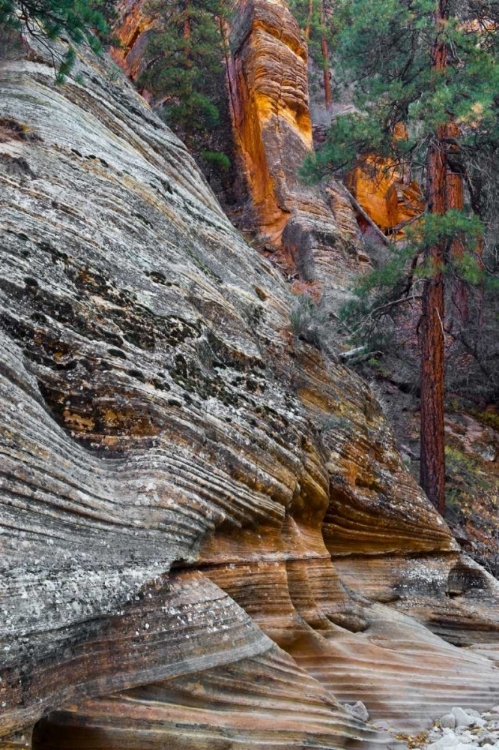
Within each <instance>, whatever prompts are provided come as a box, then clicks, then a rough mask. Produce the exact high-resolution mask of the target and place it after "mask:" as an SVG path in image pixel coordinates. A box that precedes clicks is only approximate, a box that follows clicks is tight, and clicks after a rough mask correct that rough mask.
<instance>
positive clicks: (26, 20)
mask: <svg viewBox="0 0 499 750" xmlns="http://www.w3.org/2000/svg"><path fill="white" fill-rule="evenodd" d="M23 27H24V28H25V29H27V31H28V32H29V33H30V34H32V35H33V36H35V37H38V38H41V39H59V38H61V37H63V36H65V37H67V38H68V39H69V41H70V42H71V43H72V44H70V46H69V49H68V52H67V53H66V55H65V57H64V58H63V60H62V61H60V63H59V66H58V73H57V79H58V81H62V80H64V78H65V76H66V75H67V74H68V72H69V71H70V69H71V67H72V65H73V63H74V59H75V50H74V47H73V44H81V43H82V42H84V41H87V42H88V43H89V44H90V46H91V47H92V49H93V50H94V51H96V52H98V51H100V49H101V42H100V40H99V35H101V36H105V35H106V34H107V33H108V26H107V23H106V20H105V17H104V15H103V13H102V12H101V8H100V5H99V2H91V0H40V1H38V0H0V29H1V28H4V29H21V28H23Z"/></svg>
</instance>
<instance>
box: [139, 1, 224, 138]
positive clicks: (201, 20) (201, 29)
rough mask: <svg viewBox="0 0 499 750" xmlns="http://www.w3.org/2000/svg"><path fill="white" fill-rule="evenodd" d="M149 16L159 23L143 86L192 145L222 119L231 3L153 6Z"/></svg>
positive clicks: (174, 3) (156, 2) (148, 52)
mask: <svg viewBox="0 0 499 750" xmlns="http://www.w3.org/2000/svg"><path fill="white" fill-rule="evenodd" d="M148 11H149V13H150V15H151V16H152V17H154V18H155V19H156V22H155V26H154V29H153V30H152V33H151V37H150V42H149V45H148V49H147V53H146V60H147V62H146V68H145V70H144V72H143V73H142V75H141V77H140V79H139V85H140V86H141V87H143V88H146V89H147V90H148V91H149V92H151V93H152V94H153V96H154V98H155V99H156V101H158V100H159V101H162V103H163V113H164V116H165V119H166V121H167V122H168V123H169V124H170V125H171V126H172V127H174V128H176V129H180V130H181V131H182V135H184V136H185V137H186V138H187V139H188V140H189V138H191V137H192V136H196V135H198V136H199V135H201V134H202V133H203V132H206V131H208V130H209V129H210V128H213V127H214V126H216V125H217V124H218V122H219V119H220V102H221V100H222V99H223V97H224V96H225V91H224V86H223V62H224V55H225V35H224V23H225V21H226V19H227V17H228V3H227V2H225V1H224V0H170V1H169V2H164V1H163V0H152V1H151V2H150V3H149V5H148ZM221 81H222V86H221V85H220V83H221Z"/></svg>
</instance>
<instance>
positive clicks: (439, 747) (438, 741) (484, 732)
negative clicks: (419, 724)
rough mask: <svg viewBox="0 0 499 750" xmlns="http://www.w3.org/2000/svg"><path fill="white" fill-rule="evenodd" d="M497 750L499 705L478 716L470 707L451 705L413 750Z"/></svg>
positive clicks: (498, 744) (498, 740) (498, 742)
mask: <svg viewBox="0 0 499 750" xmlns="http://www.w3.org/2000/svg"><path fill="white" fill-rule="evenodd" d="M474 748H476V749H477V750H499V706H494V708H491V709H489V710H488V711H484V712H483V714H480V713H479V712H478V711H475V709H473V708H469V709H464V708H461V707H460V706H454V707H453V708H452V710H451V711H450V712H449V713H446V714H444V715H443V716H442V717H441V719H440V720H438V721H436V722H435V725H434V726H433V727H432V728H431V729H430V731H429V732H428V733H427V735H426V741H425V742H424V743H423V744H420V745H419V747H418V748H415V750H474Z"/></svg>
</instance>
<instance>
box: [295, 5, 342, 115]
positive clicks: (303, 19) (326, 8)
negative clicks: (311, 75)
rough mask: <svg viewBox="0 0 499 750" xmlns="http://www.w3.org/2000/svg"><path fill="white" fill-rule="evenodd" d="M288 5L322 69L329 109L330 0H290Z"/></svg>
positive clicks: (330, 92) (331, 100)
mask: <svg viewBox="0 0 499 750" xmlns="http://www.w3.org/2000/svg"><path fill="white" fill-rule="evenodd" d="M289 7H290V10H291V11H292V13H293V14H294V16H295V18H296V20H297V22H298V24H299V26H300V28H301V30H302V32H303V35H304V37H305V39H306V40H307V43H308V48H309V54H310V55H311V57H312V59H313V61H314V62H315V64H316V65H317V67H318V68H320V69H321V70H322V78H323V86H324V104H325V105H326V108H327V109H329V108H330V107H331V105H332V103H333V94H332V90H331V72H330V60H329V57H330V52H329V41H328V38H329V36H330V34H329V29H328V21H329V20H330V19H331V15H332V3H331V0H290V2H289Z"/></svg>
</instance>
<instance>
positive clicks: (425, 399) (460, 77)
mask: <svg viewBox="0 0 499 750" xmlns="http://www.w3.org/2000/svg"><path fill="white" fill-rule="evenodd" d="M335 20H336V24H337V29H338V35H337V39H336V47H337V58H338V64H339V65H340V66H342V68H343V73H344V75H345V79H346V81H347V82H348V83H349V84H350V85H352V84H353V85H354V87H355V89H354V97H355V104H356V107H357V111H356V112H355V113H354V114H351V115H349V116H345V117H342V118H338V119H337V120H336V121H335V122H334V123H333V126H332V128H331V130H330V132H329V134H328V142H327V144H326V146H325V148H324V150H323V151H322V152H321V153H320V154H318V156H317V159H316V160H315V162H309V163H308V165H307V167H306V168H305V174H306V175H307V174H308V176H310V175H311V174H314V173H315V174H316V175H317V174H321V173H323V172H324V171H329V170H331V169H332V170H340V171H341V170H346V169H348V168H349V167H351V166H353V165H354V164H355V163H356V160H357V159H358V158H359V156H360V157H362V156H364V157H366V156H369V157H370V159H371V160H372V159H373V158H374V159H375V158H376V157H378V158H379V164H380V168H382V165H383V163H386V162H385V160H387V159H389V160H390V162H391V163H392V164H393V163H397V162H398V163H400V164H401V165H403V167H404V169H405V170H409V171H411V172H412V176H415V177H417V178H418V179H419V181H420V184H422V185H425V186H426V187H425V198H426V214H425V217H424V218H423V219H422V220H421V221H420V225H419V227H418V231H419V234H420V236H421V237H422V238H423V242H422V245H421V246H420V247H419V248H418V254H417V255H416V256H415V257H414V258H413V260H412V262H411V263H410V266H409V268H410V274H412V278H414V276H415V269H416V266H417V264H420V268H419V275H421V274H424V288H423V295H422V297H423V299H422V318H421V321H420V325H419V334H420V344H421V484H422V486H423V489H424V490H425V491H426V493H427V494H428V496H429V498H430V500H431V501H432V502H433V503H434V505H435V506H436V507H437V508H438V509H439V510H440V512H443V511H444V507H445V495H444V489H445V488H444V480H445V458H444V369H445V368H444V351H445V349H444V345H445V336H444V333H445V332H446V330H447V329H446V323H447V322H448V321H449V318H452V320H453V323H454V324H455V322H456V320H458V319H460V320H461V323H463V322H464V323H465V322H466V319H467V316H468V311H467V307H468V302H467V291H466V290H467V287H466V284H465V283H464V282H465V277H466V276H470V275H473V274H475V275H476V273H477V269H478V267H479V266H480V258H479V251H480V248H481V242H480V241H479V242H477V241H476V240H477V236H478V235H479V231H478V232H477V222H476V220H475V219H474V218H473V215H474V214H478V216H479V218H481V219H484V220H487V218H488V217H487V211H488V212H489V215H490V212H491V210H492V211H494V210H495V211H496V212H497V209H498V208H499V203H498V202H497V201H496V203H495V209H493V208H492V204H493V202H494V201H490V200H489V202H488V205H487V208H486V210H484V206H483V203H482V205H481V204H480V196H479V194H480V192H481V191H482V192H483V190H482V188H483V182H484V181H485V182H486V181H487V179H486V178H485V180H484V179H483V172H484V165H485V163H486V160H487V158H488V157H490V156H491V155H492V154H495V153H497V147H498V145H499V140H498V135H499V134H498V121H499V119H498V116H499V97H498V96H497V91H498V90H499V89H498V84H499V9H498V7H497V3H495V2H490V3H488V2H485V0H484V1H482V0H480V2H479V1H478V0H476V1H474V2H473V1H472V2H465V1H464V0H459V1H458V0H455V1H453V0H378V2H376V3H372V2H371V0H338V2H337V5H336V19H335ZM401 126H402V127H403V130H404V132H406V133H407V138H402V139H400V138H394V137H393V135H394V132H395V131H396V129H397V127H399V128H400V127H401ZM490 168H491V164H490V163H489V169H490ZM485 169H486V167H485ZM485 192H487V190H486V191H485ZM492 192H493V191H491V190H489V191H488V194H489V198H490V197H491V195H492ZM496 195H497V193H496ZM465 198H466V200H465ZM421 251H422V257H423V261H422V263H421V262H420V260H419V259H420V257H421ZM470 251H471V252H470ZM470 269H473V270H472V273H471V274H470ZM409 287H410V284H409ZM407 288H408V287H407V285H406V289H407ZM449 288H451V289H452V294H451V295H450V297H451V304H452V309H450V310H449V311H448V312H447V316H446V315H445V310H444V301H445V299H446V297H448V295H446V290H449Z"/></svg>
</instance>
